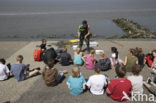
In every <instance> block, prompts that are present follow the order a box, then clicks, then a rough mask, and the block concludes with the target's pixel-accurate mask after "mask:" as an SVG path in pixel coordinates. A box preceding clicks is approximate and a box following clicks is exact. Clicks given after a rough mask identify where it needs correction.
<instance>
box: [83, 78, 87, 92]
mask: <svg viewBox="0 0 156 103" xmlns="http://www.w3.org/2000/svg"><path fill="white" fill-rule="evenodd" d="M82 79H83V87H82V88H83V89H84V90H85V89H86V80H85V79H84V77H82Z"/></svg>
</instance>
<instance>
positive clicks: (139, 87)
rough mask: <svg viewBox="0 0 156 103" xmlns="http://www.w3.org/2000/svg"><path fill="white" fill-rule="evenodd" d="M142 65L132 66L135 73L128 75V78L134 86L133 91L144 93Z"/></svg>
mask: <svg viewBox="0 0 156 103" xmlns="http://www.w3.org/2000/svg"><path fill="white" fill-rule="evenodd" d="M140 71H141V67H140V66H139V65H135V66H134V67H133V68H132V73H133V75H131V76H128V77H127V79H128V80H130V81H131V84H132V87H133V93H136V94H142V93H143V77H142V76H141V75H140Z"/></svg>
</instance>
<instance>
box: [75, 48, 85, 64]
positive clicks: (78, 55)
mask: <svg viewBox="0 0 156 103" xmlns="http://www.w3.org/2000/svg"><path fill="white" fill-rule="evenodd" d="M82 56H83V53H82V52H81V49H80V48H77V49H76V51H75V52H74V64H75V65H78V66H81V65H82V64H83V60H82Z"/></svg>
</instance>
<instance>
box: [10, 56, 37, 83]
mask: <svg viewBox="0 0 156 103" xmlns="http://www.w3.org/2000/svg"><path fill="white" fill-rule="evenodd" d="M16 61H17V63H16V64H13V65H11V71H10V72H11V74H12V75H13V76H14V77H15V78H16V80H17V81H18V82H19V81H23V80H25V79H27V78H29V77H32V76H35V75H37V74H38V73H39V70H40V68H36V69H33V70H32V71H31V72H29V71H28V70H27V69H29V68H28V66H26V65H25V64H23V63H22V61H23V56H22V55H18V56H17V57H16Z"/></svg>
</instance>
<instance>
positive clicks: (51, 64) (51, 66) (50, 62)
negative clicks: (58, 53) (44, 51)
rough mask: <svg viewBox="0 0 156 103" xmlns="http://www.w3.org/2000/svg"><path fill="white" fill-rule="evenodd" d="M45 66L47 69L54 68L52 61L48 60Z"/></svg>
mask: <svg viewBox="0 0 156 103" xmlns="http://www.w3.org/2000/svg"><path fill="white" fill-rule="evenodd" d="M47 66H48V67H49V69H51V68H53V67H54V60H48V62H47Z"/></svg>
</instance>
